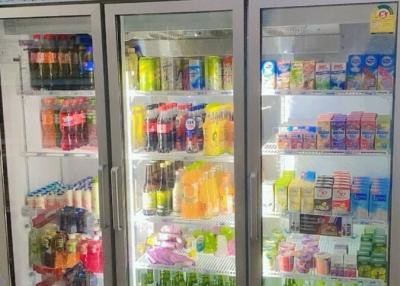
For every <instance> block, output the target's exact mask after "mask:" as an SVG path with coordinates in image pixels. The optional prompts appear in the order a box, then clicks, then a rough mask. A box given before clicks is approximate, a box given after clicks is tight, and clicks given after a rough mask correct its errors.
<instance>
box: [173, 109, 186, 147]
mask: <svg viewBox="0 0 400 286" xmlns="http://www.w3.org/2000/svg"><path fill="white" fill-rule="evenodd" d="M186 119H187V105H186V104H179V105H178V115H177V116H176V118H175V149H176V150H177V151H185V150H186V132H185V131H186V130H185V123H186Z"/></svg>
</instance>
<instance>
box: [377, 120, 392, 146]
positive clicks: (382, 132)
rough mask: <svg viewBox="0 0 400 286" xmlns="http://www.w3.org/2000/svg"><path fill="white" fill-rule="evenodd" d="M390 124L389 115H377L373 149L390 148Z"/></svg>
mask: <svg viewBox="0 0 400 286" xmlns="http://www.w3.org/2000/svg"><path fill="white" fill-rule="evenodd" d="M390 126H391V120H390V116H389V115H378V116H377V118H376V134H375V149H376V150H389V149H390Z"/></svg>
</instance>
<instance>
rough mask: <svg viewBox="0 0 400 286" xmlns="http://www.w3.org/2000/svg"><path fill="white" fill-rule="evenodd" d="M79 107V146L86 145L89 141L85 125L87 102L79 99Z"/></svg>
mask: <svg viewBox="0 0 400 286" xmlns="http://www.w3.org/2000/svg"><path fill="white" fill-rule="evenodd" d="M79 107H80V109H81V138H80V141H81V143H82V144H81V146H84V145H87V144H88V141H89V133H88V125H87V118H86V112H87V108H88V101H87V99H86V98H83V97H82V98H80V99H79Z"/></svg>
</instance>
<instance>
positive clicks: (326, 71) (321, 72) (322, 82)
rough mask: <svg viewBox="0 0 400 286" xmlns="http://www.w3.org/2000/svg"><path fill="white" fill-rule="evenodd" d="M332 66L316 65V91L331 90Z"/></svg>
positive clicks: (327, 64) (326, 64) (325, 64)
mask: <svg viewBox="0 0 400 286" xmlns="http://www.w3.org/2000/svg"><path fill="white" fill-rule="evenodd" d="M330 81H331V64H330V63H317V64H316V65H315V89H319V90H326V89H329V88H330V84H331V83H330Z"/></svg>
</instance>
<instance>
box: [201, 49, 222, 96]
mask: <svg viewBox="0 0 400 286" xmlns="http://www.w3.org/2000/svg"><path fill="white" fill-rule="evenodd" d="M204 73H205V79H206V89H208V90H221V89H222V58H221V57H220V56H206V57H204Z"/></svg>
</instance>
